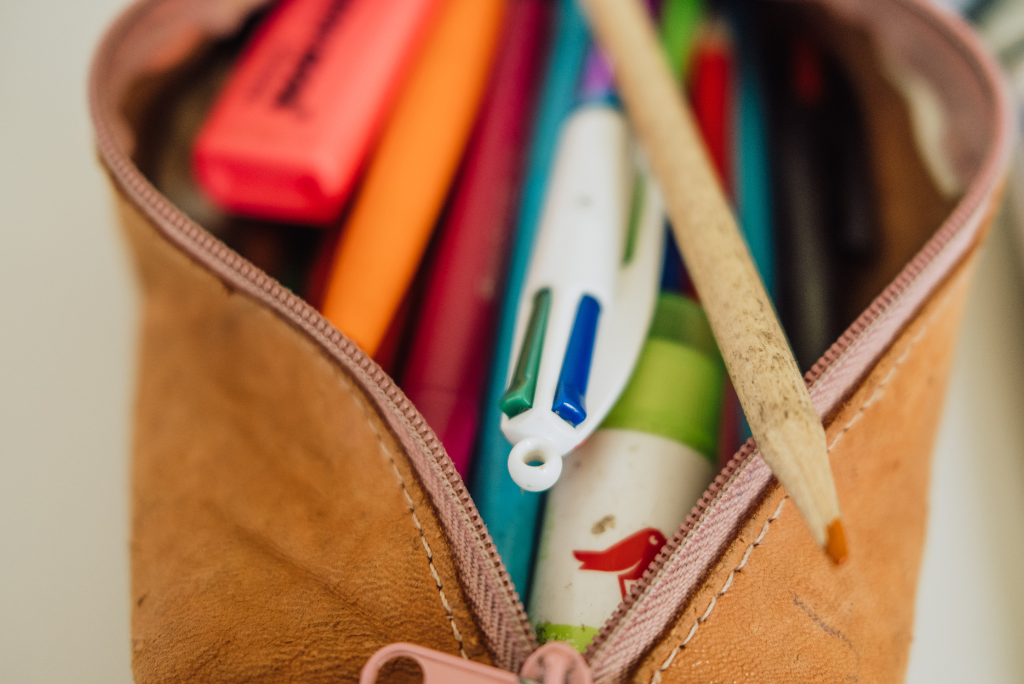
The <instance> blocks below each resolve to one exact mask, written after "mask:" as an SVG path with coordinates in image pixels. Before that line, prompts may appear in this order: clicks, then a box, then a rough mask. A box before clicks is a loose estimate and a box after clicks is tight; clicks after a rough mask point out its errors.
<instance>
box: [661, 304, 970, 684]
mask: <svg viewBox="0 0 1024 684" xmlns="http://www.w3.org/2000/svg"><path fill="white" fill-rule="evenodd" d="M954 294H955V290H954V291H951V292H949V293H948V294H947V295H946V296H945V297H943V298H942V301H940V302H939V304H938V306H937V307H936V309H935V311H934V312H933V313H932V315H931V316H929V317H928V320H927V321H925V323H924V325H922V326H921V330H920V331H918V333H917V334H916V335H914V337H913V338H912V339H911V340H910V342H909V344H908V345H907V348H906V350H904V352H903V353H902V354H900V357H899V358H898V359H896V362H895V363H894V364H893V366H892V368H890V369H889V372H888V373H886V375H885V377H884V378H883V379H882V381H881V382H880V383H878V387H876V388H875V391H874V392H872V393H871V396H870V397H868V400H867V401H865V402H864V403H863V404H862V405H861V407H860V408H859V409H857V413H855V414H854V416H853V418H851V419H850V421H849V422H848V423H847V424H846V425H845V426H844V427H843V429H842V430H840V431H839V434H838V435H836V438H835V439H834V440H832V443H831V444H829V446H828V450H829V451H832V449H833V448H835V446H836V445H837V444H839V441H840V440H841V439H842V438H843V436H844V435H845V434H846V433H847V432H849V430H850V428H851V427H853V426H854V424H856V423H857V422H858V421H859V420H860V419H861V417H862V416H863V415H864V411H865V410H867V408H868V407H869V406H871V405H872V404H874V403H875V402H877V401H878V400H879V399H881V398H882V395H883V394H884V393H885V388H886V386H887V385H888V384H889V382H890V381H891V380H892V379H893V377H894V376H895V375H896V371H897V370H898V369H899V367H900V366H902V365H903V363H904V362H905V361H906V360H907V359H908V358H909V357H910V352H911V351H912V350H913V349H914V347H916V346H917V343H918V342H920V341H921V339H922V338H924V335H925V333H926V332H928V329H929V328H931V326H932V323H934V322H935V319H937V318H938V317H939V314H940V313H942V312H943V311H945V309H946V306H947V305H948V304H949V302H950V300H951V299H952V298H953V295H954ZM788 498H789V495H786V496H783V497H782V501H780V502H779V507H778V508H776V509H775V513H773V514H772V517H770V518H769V519H768V520H767V522H765V524H764V527H762V528H761V533H760V534H759V535H757V539H755V540H754V541H753V543H751V544H750V546H748V547H747V548H746V550H745V551H744V552H743V558H742V559H740V563H739V565H737V566H736V567H735V568H733V570H732V572H730V573H729V576H728V577H727V578H726V580H725V584H724V585H722V588H721V589H720V590H719V591H718V593H717V594H715V595H714V596H713V597H712V598H711V603H710V604H708V607H707V610H705V611H704V614H703V615H701V616H700V617H699V618H697V619H696V620H695V621H694V623H693V627H691V628H690V631H689V633H687V635H686V638H685V639H683V641H682V643H680V644H679V645H677V646H676V647H675V648H673V649H672V651H671V652H669V654H668V657H667V658H666V659H665V662H663V663H662V664H661V667H659V668H658V669H657V670H655V671H654V674H653V675H651V681H650V684H660V682H661V673H662V672H664V671H665V670H667V669H668V668H669V667H671V666H672V662H673V661H674V660H675V659H676V656H677V655H678V654H679V651H681V650H682V649H684V648H685V647H686V644H688V643H690V640H691V639H693V637H694V635H696V634H697V629H698V628H699V627H700V625H702V624H704V623H705V622H706V621H707V619H708V618H709V617H710V616H711V611H712V610H714V608H715V604H717V603H718V599H719V598H721V597H722V596H724V595H725V592H727V591H729V588H730V587H731V586H732V580H733V577H734V576H735V575H736V573H737V572H740V571H742V570H743V568H744V567H745V566H746V564H747V561H748V560H750V555H751V554H752V553H753V552H754V549H755V548H756V547H757V546H759V545H760V544H761V542H762V540H763V539H764V537H765V535H766V534H768V527H769V525H771V524H772V523H773V522H775V521H776V520H777V519H778V517H779V515H780V514H781V513H782V505H783V504H785V503H786V499H788Z"/></svg>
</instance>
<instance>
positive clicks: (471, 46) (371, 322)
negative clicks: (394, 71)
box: [323, 0, 506, 356]
mask: <svg viewBox="0 0 1024 684" xmlns="http://www.w3.org/2000/svg"><path fill="white" fill-rule="evenodd" d="M505 9H506V2H505V0H445V2H444V3H443V5H442V6H441V8H440V12H439V14H438V17H437V20H436V21H435V23H434V24H433V26H432V27H431V31H430V34H429V35H428V36H427V38H426V41H425V44H424V46H423V50H422V53H421V54H420V56H419V60H418V61H417V62H416V64H415V65H414V66H413V68H412V70H411V72H410V74H409V78H408V81H407V82H406V84H405V86H404V88H403V90H402V93H401V94H400V95H399V97H398V101H397V103H396V104H395V109H394V111H393V112H392V113H391V116H390V118H389V119H388V123H387V126H386V127H385V129H384V132H383V134H382V136H381V140H380V144H379V145H378V147H377V150H376V152H375V153H374V155H373V159H372V160H371V161H370V165H369V168H368V169H367V172H366V178H365V180H364V181H363V185H362V188H361V190H360V192H359V196H358V197H357V198H356V200H355V205H354V206H353V208H352V213H351V215H350V217H349V220H348V223H347V224H346V225H345V228H344V230H343V232H342V234H341V238H340V239H339V241H338V247H337V251H336V252H335V255H334V264H333V266H332V268H331V275H330V278H329V280H328V284H327V292H326V295H325V297H324V306H323V314H324V316H326V317H327V319H328V320H330V321H331V322H332V323H334V325H336V326H337V327H338V328H339V329H340V330H341V331H342V332H343V333H345V334H346V335H347V336H348V337H349V338H351V339H352V340H353V341H354V342H355V343H356V344H358V345H359V346H360V347H361V348H362V349H363V351H365V352H366V353H367V354H369V355H370V356H373V355H375V354H376V352H377V347H378V346H379V345H380V343H381V340H382V339H383V337H384V334H385V333H386V332H387V329H388V326H389V324H390V323H391V320H392V318H393V317H394V315H395V312H396V311H397V310H398V307H399V305H400V304H401V302H402V299H403V297H405V294H406V291H407V290H408V288H409V285H410V283H411V282H412V279H413V276H414V275H415V274H416V270H417V269H418V268H419V265H420V261H421V260H422V258H423V253H424V251H425V250H426V247H427V243H428V242H429V240H430V236H431V234H432V233H433V230H434V226H435V224H436V222H437V219H438V217H439V215H440V213H441V210H442V208H443V206H444V202H445V198H446V197H447V196H448V191H449V189H450V187H451V183H452V181H453V180H454V177H455V173H456V171H457V170H458V167H459V162H460V161H461V159H462V156H463V152H464V150H465V147H466V144H467V142H468V141H469V136H470V133H471V132H472V129H473V125H474V123H475V121H476V118H477V113H478V111H479V108H480V103H481V101H482V99H483V96H484V92H485V90H486V87H487V82H488V77H489V75H490V72H491V66H492V63H493V57H494V53H495V51H496V48H497V43H498V39H499V37H500V35H501V26H502V21H503V19H504V17H505Z"/></svg>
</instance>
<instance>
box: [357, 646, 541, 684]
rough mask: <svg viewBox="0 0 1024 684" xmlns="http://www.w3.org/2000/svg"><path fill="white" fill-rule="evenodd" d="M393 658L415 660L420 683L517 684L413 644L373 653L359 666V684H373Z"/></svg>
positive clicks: (468, 662) (513, 679)
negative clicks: (361, 666)
mask: <svg viewBox="0 0 1024 684" xmlns="http://www.w3.org/2000/svg"><path fill="white" fill-rule="evenodd" d="M396 658H409V659H411V660H414V661H416V664H417V665H419V666H420V670H422V672H423V684H521V680H520V679H519V677H516V676H515V675H514V674H512V673H511V672H505V670H499V669H498V668H496V667H490V666H489V665H481V664H480V663H474V662H473V661H472V660H465V659H463V658H458V657H456V656H453V655H448V654H447V653H441V652H440V651H434V650H431V649H429V648H424V647H423V646H417V645H415V644H389V645H387V646H385V647H384V648H382V649H380V650H379V651H377V652H376V653H374V654H373V655H372V656H370V659H369V660H367V661H366V664H365V665H363V671H362V673H361V674H360V675H359V684H375V683H376V682H377V674H378V672H380V669H381V667H382V666H383V665H384V664H385V663H387V662H388V661H390V660H394V659H396ZM381 684H386V682H381Z"/></svg>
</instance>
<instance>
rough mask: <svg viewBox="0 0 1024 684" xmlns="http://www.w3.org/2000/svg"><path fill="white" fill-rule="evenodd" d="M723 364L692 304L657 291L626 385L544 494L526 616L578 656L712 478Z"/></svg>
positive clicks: (701, 315) (542, 633)
mask: <svg viewBox="0 0 1024 684" xmlns="http://www.w3.org/2000/svg"><path fill="white" fill-rule="evenodd" d="M724 375H725V367H724V364H723V363H722V361H721V357H720V356H719V354H718V351H717V348H716V346H715V342H714V337H713V335H712V334H711V328H710V326H709V325H708V322H707V317H706V316H705V315H704V312H703V310H702V309H701V308H700V306H699V305H698V304H696V303H695V302H693V301H692V300H690V299H687V298H684V297H680V296H678V295H674V294H667V293H666V294H662V295H661V296H660V298H659V301H658V308H657V313H656V314H655V318H654V321H653V323H652V325H651V332H650V335H649V337H648V339H647V341H646V343H645V345H644V349H643V353H642V354H641V356H640V360H639V362H638V363H637V365H636V370H635V371H634V373H633V377H632V378H631V379H630V381H629V385H628V386H627V388H626V390H625V391H624V392H623V393H622V396H621V397H620V398H619V400H618V402H617V403H616V405H615V408H614V409H612V411H611V413H609V414H608V417H607V418H606V419H605V421H604V423H603V424H602V425H601V428H600V429H599V430H598V431H597V432H595V433H594V434H593V435H592V436H591V437H590V439H589V440H587V442H585V443H584V444H583V445H582V446H580V447H579V448H578V449H576V450H575V451H573V452H572V453H571V454H570V455H569V456H568V457H566V459H565V472H564V473H563V474H562V478H561V479H560V480H559V481H558V483H557V484H556V485H555V486H554V488H553V489H552V490H551V492H550V494H549V495H548V503H547V508H546V511H545V513H544V524H543V528H542V532H541V541H540V549H539V551H538V553H537V567H536V571H535V575H534V578H535V579H534V584H533V588H532V589H531V592H530V596H531V598H530V615H531V617H532V618H533V619H534V620H535V624H536V625H537V636H538V637H539V639H540V640H541V642H542V643H543V642H545V641H550V640H557V641H567V642H569V643H571V644H572V645H573V646H575V647H576V648H577V649H579V650H580V651H583V650H585V649H586V647H587V645H588V644H589V643H590V641H591V640H592V639H593V638H594V636H595V635H596V634H597V632H598V629H599V628H600V627H601V626H602V625H603V624H604V623H605V621H607V620H608V618H609V617H610V616H611V615H612V613H613V612H614V610H615V608H616V606H618V605H619V603H620V602H621V601H622V600H623V599H625V598H626V596H627V595H628V593H629V589H630V587H631V586H632V584H633V583H634V582H636V581H637V580H639V579H640V578H641V577H642V576H643V573H644V571H646V570H647V568H648V567H649V566H650V564H651V562H652V561H653V560H654V558H655V557H656V556H657V554H658V552H659V551H660V550H661V548H662V547H663V546H664V545H665V542H666V540H667V539H670V538H671V537H672V535H673V534H674V533H675V532H676V530H678V529H679V526H680V524H682V522H683V520H684V519H685V518H686V515H687V514H688V513H689V512H690V509H691V508H692V507H693V505H694V504H695V503H696V502H697V500H698V499H699V498H700V496H701V494H702V493H703V492H704V491H705V490H706V489H707V487H708V484H709V483H710V482H711V480H712V479H713V478H714V475H715V472H716V469H715V466H714V462H715V458H714V457H715V454H716V451H717V445H716V443H715V442H716V439H717V437H718V421H719V411H720V408H721V403H722V402H721V400H722V380H723V377H724Z"/></svg>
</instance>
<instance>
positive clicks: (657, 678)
mask: <svg viewBox="0 0 1024 684" xmlns="http://www.w3.org/2000/svg"><path fill="white" fill-rule="evenodd" d="M788 498H789V496H784V497H782V501H780V502H779V507H778V508H776V509H775V513H773V514H772V517H770V518H768V520H767V521H766V522H765V524H764V527H762V528H761V534H759V535H757V539H755V540H754V541H753V542H751V544H750V546H748V547H747V550H746V551H744V552H743V558H742V559H741V560H740V564H739V565H737V566H736V567H735V568H733V570H732V572H730V573H729V576H728V577H727V578H726V580H725V584H724V585H722V588H721V589H720V590H719V591H718V593H717V594H715V595H714V596H713V597H712V598H711V603H710V604H708V607H707V610H705V611H704V614H703V615H701V616H700V617H699V618H697V619H696V620H695V621H694V623H693V627H691V628H690V632H689V634H687V635H686V638H685V639H683V642H682V643H681V644H679V645H678V646H676V647H675V648H673V649H672V652H671V653H669V654H668V658H666V659H665V662H664V663H662V664H661V667H659V668H658V669H657V670H655V672H654V674H653V675H651V684H659V683H660V682H661V673H662V672H664V671H665V670H667V669H668V668H669V667H670V666H671V665H672V661H673V660H675V659H676V655H678V654H679V651H681V650H682V649H683V648H685V647H686V644H688V643H690V639H692V638H693V637H694V635H695V634H696V633H697V628H698V627H700V626H701V625H702V624H704V623H705V622H706V621H707V619H708V618H709V617H710V616H711V611H712V610H714V609H715V604H716V603H718V599H720V598H721V597H722V596H724V595H725V592H727V591H729V588H730V587H731V586H732V578H733V577H735V576H736V573H737V572H742V571H743V568H744V567H745V566H746V565H747V561H748V560H750V554H752V553H753V552H754V549H755V548H757V547H758V546H760V545H761V542H762V541H763V540H764V537H765V535H766V534H768V526H769V525H771V524H772V523H773V522H775V520H776V519H777V518H778V517H779V515H780V514H781V513H782V506H783V504H785V503H786V499H788Z"/></svg>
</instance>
